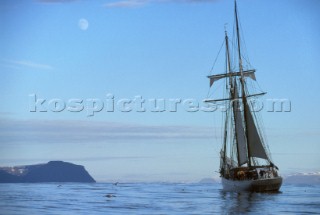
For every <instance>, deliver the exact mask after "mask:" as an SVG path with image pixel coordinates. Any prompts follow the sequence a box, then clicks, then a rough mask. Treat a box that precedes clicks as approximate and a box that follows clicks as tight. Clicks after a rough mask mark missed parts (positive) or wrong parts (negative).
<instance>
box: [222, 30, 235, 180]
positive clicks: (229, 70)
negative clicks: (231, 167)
mask: <svg viewBox="0 0 320 215" xmlns="http://www.w3.org/2000/svg"><path fill="white" fill-rule="evenodd" d="M225 43H226V58H227V63H226V67H227V73H228V74H231V63H230V53H229V41H228V34H227V31H225ZM231 78H232V76H231V75H229V85H230V91H229V96H230V97H233V95H232V93H231V89H232V88H233V86H232V80H231ZM226 89H228V84H227V83H226ZM228 118H229V111H226V120H225V128H224V140H223V165H225V163H226V154H227V135H228V130H227V129H228V121H229V120H228ZM223 168H224V166H223ZM223 175H224V172H223Z"/></svg>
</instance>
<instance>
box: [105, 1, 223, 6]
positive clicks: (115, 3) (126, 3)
mask: <svg viewBox="0 0 320 215" xmlns="http://www.w3.org/2000/svg"><path fill="white" fill-rule="evenodd" d="M215 1H217V0H118V1H113V2H109V3H106V4H105V5H104V6H105V7H111V8H112V7H120V8H121V7H122V8H132V7H139V6H143V5H146V4H148V3H169V2H177V3H204V2H209V3H210V2H215Z"/></svg>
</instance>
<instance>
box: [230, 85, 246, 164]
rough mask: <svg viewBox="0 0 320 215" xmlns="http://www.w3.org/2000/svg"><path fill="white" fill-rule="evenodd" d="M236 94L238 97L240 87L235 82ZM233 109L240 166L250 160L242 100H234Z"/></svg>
mask: <svg viewBox="0 0 320 215" xmlns="http://www.w3.org/2000/svg"><path fill="white" fill-rule="evenodd" d="M234 87H235V90H234V94H235V97H236V98H238V97H239V95H238V89H237V85H236V84H235V86H234ZM233 109H234V114H235V127H236V138H237V143H238V147H237V149H238V155H239V166H241V165H242V164H245V163H247V162H248V156H247V144H246V136H245V133H244V128H243V119H242V115H241V111H240V102H239V100H238V99H236V100H234V102H233Z"/></svg>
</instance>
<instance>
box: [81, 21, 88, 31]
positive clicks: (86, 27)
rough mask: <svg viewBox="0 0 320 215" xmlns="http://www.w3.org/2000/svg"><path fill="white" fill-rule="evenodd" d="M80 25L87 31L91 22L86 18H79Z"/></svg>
mask: <svg viewBox="0 0 320 215" xmlns="http://www.w3.org/2000/svg"><path fill="white" fill-rule="evenodd" d="M78 26H79V28H80V29H81V30H83V31H85V30H87V29H88V27H89V22H88V20H86V19H79V22H78Z"/></svg>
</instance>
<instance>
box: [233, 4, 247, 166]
mask: <svg viewBox="0 0 320 215" xmlns="http://www.w3.org/2000/svg"><path fill="white" fill-rule="evenodd" d="M234 8H235V16H236V31H237V43H238V57H239V70H240V73H241V78H240V83H241V91H242V103H243V108H244V124H245V131H246V138H247V150H248V166H249V167H251V153H250V146H249V144H248V124H247V121H246V120H245V119H247V116H246V115H247V111H250V110H248V108H247V105H246V104H247V98H246V94H245V87H244V85H245V83H244V76H243V67H242V57H241V49H240V31H239V21H238V11H237V1H236V0H235V1H234Z"/></svg>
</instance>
